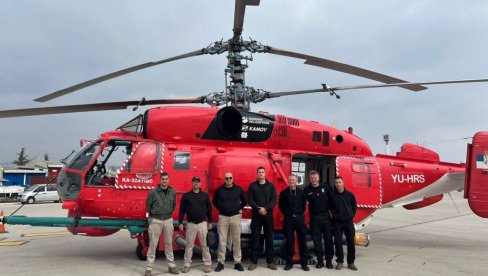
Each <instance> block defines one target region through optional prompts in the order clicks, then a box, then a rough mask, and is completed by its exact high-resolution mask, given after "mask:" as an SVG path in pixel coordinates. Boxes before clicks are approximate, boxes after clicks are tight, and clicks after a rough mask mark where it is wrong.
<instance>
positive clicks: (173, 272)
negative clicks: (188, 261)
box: [168, 266, 180, 275]
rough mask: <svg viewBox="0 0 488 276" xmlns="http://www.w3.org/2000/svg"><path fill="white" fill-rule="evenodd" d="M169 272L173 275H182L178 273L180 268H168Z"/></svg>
mask: <svg viewBox="0 0 488 276" xmlns="http://www.w3.org/2000/svg"><path fill="white" fill-rule="evenodd" d="M168 272H169V273H171V274H174V275H176V274H180V272H179V271H178V268H176V266H173V267H169V268H168Z"/></svg>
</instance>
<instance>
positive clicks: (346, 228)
mask: <svg viewBox="0 0 488 276" xmlns="http://www.w3.org/2000/svg"><path fill="white" fill-rule="evenodd" d="M343 233H344V235H345V236H346V244H347V263H348V264H353V263H354V259H355V258H356V248H355V247H354V234H355V233H356V230H355V229H354V223H353V222H352V220H351V221H334V239H335V251H336V257H337V260H336V261H337V262H338V263H343V262H344V250H343V248H342V234H343Z"/></svg>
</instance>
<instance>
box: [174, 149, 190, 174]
mask: <svg viewBox="0 0 488 276" xmlns="http://www.w3.org/2000/svg"><path fill="white" fill-rule="evenodd" d="M173 168H174V169H175V170H182V171H187V170H189V169H190V153H189V152H184V151H176V152H175V158H174V166H173Z"/></svg>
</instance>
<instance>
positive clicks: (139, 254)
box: [136, 243, 147, 261]
mask: <svg viewBox="0 0 488 276" xmlns="http://www.w3.org/2000/svg"><path fill="white" fill-rule="evenodd" d="M136 255H137V258H139V260H141V261H145V260H147V252H146V254H144V250H142V244H140V243H138V244H137V247H136Z"/></svg>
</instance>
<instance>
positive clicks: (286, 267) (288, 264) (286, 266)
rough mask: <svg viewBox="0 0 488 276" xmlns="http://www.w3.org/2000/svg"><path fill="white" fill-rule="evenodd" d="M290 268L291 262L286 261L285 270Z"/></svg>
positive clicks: (291, 266)
mask: <svg viewBox="0 0 488 276" xmlns="http://www.w3.org/2000/svg"><path fill="white" fill-rule="evenodd" d="M292 268H293V264H291V263H287V264H286V265H285V270H290V269H292Z"/></svg>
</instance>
